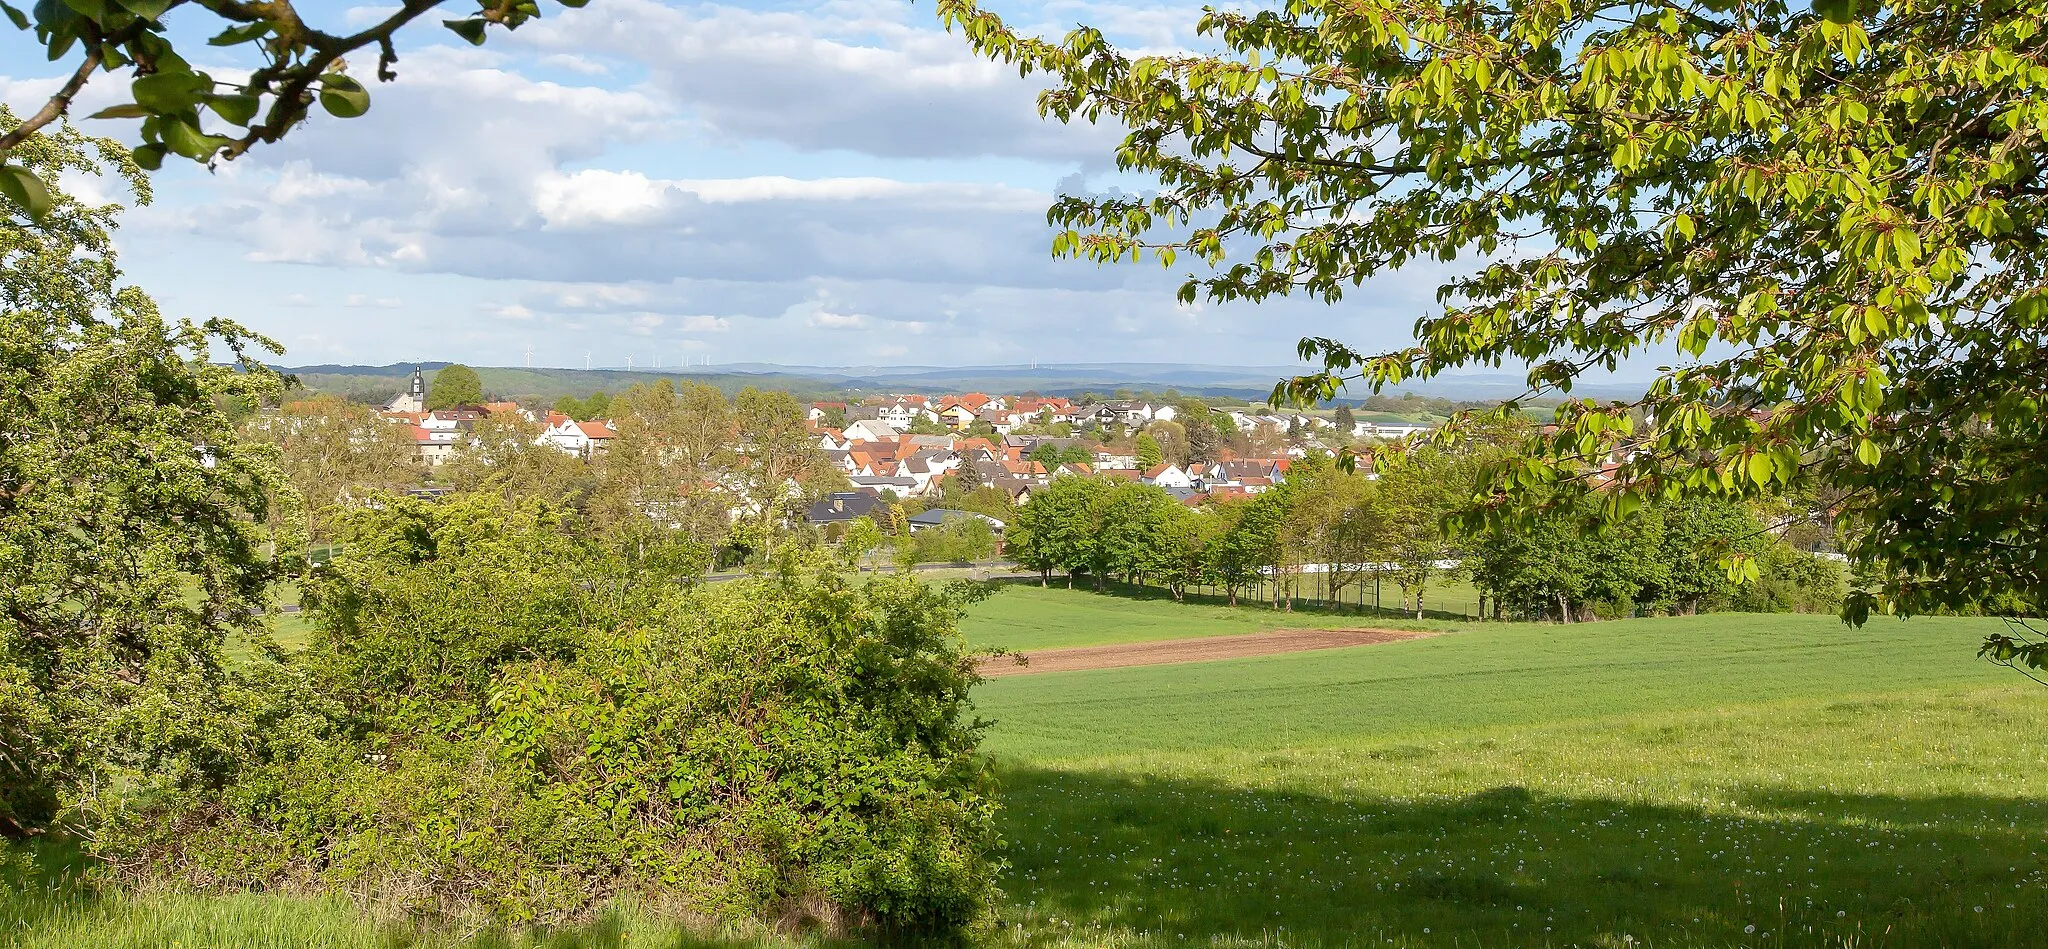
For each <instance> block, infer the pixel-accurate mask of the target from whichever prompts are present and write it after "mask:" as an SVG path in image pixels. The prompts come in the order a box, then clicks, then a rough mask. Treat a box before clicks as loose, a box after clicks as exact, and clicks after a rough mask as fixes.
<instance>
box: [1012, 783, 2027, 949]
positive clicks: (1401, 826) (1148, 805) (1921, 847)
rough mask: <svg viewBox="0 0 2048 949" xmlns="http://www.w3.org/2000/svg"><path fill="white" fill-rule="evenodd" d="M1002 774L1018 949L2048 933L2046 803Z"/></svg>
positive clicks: (1909, 940)
mask: <svg viewBox="0 0 2048 949" xmlns="http://www.w3.org/2000/svg"><path fill="white" fill-rule="evenodd" d="M1415 751H1416V752H1417V753H1419V754H1424V755H1426V754H1428V752H1427V750H1426V749H1415ZM1005 783H1006V786H1007V793H1006V795H1005V797H1006V803H1007V808H1006V816H1005V818H1004V820H1005V823H1006V828H1005V830H1006V833H1005V837H1006V838H1007V839H1008V840H1009V842H1010V844H1009V847H1010V849H1009V851H1008V853H1007V858H1008V860H1009V861H1010V870H1009V873H1008V876H1007V878H1006V881H1005V889H1006V891H1007V892H1008V894H1009V899H1010V907H1009V908H1008V909H1007V911H1006V918H1005V927H1006V928H1005V932H1006V934H1007V936H1008V938H1010V939H1012V940H1015V941H1020V942H1033V943H1038V942H1053V941H1059V940H1062V939H1066V938H1073V937H1081V938H1113V939H1114V940H1115V941H1118V942H1130V941H1135V942H1140V943H1147V942H1149V943H1156V944H1161V945H1168V944H1171V945H1186V944H1192V943H1195V942H1214V943H1220V944H1235V943H1271V944H1285V945H1290V946H1315V945H1402V946H1430V947H1436V946H1444V947H1448V946H1570V945H1580V946H1606V947H1617V949H1623V947H1646V946H1647V947H1659V946H1856V947H1878V946H1897V947H1920V946H1955V947H1977V946H1982V947H1986V949H1989V947H2012V946H2026V945H2042V944H2044V941H2048V801H2044V800H2043V799H2037V798H2028V799H2006V798H1992V797H1971V796H1950V797H1941V798H1902V797H1890V796H1884V795H1860V796H1843V795H1835V796H1831V797H1830V796H1816V795H1812V794H1805V793H1800V792H1792V791H1777V790H1760V791H1759V792H1757V794H1755V795H1754V796H1753V797H1752V798H1751V799H1750V800H1749V801H1747V802H1746V804H1747V806H1749V807H1751V808H1753V809H1754V810H1755V812H1756V813H1752V814H1746V815H1744V816H1734V815H1724V814H1713V813H1708V812H1705V811H1702V810H1698V809H1691V808H1684V807H1671V806H1649V805H1643V804H1634V803H1625V802H1620V801H1615V800H1604V799H1597V798H1571V797H1556V796H1549V795H1543V794H1533V793H1531V792H1529V791H1527V790H1524V789H1522V788H1520V787H1515V786H1505V787H1498V788H1493V789H1490V790H1486V791H1482V792H1480V793H1477V794H1472V795H1469V796H1464V797H1454V798H1445V799H1438V800H1431V801H1423V802H1417V801H1401V800H1390V799H1385V798H1367V797H1359V798H1344V799H1337V798H1334V797H1331V796H1324V795H1318V794H1308V793H1296V792H1287V791H1270V790H1245V789H1242V788H1238V787H1233V786H1229V785H1224V784H1221V783H1210V782H1204V781H1189V780H1180V779H1157V778H1133V777H1127V776H1120V775H1105V774H1098V773H1087V772H1065V771H1051V770H1030V769H1014V770H1010V771H1007V772H1006V775H1005ZM1759 814H1760V815H1762V816H1758V815H1759ZM2001 815H2002V816H2001Z"/></svg>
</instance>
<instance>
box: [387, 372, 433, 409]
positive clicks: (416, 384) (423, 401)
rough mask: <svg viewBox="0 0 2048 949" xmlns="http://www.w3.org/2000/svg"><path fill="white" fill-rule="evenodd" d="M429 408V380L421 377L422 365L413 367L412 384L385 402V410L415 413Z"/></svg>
mask: <svg viewBox="0 0 2048 949" xmlns="http://www.w3.org/2000/svg"><path fill="white" fill-rule="evenodd" d="M426 410H427V380H425V379H422V378H420V367H418V366H414V367H412V385H411V386H409V387H408V388H407V389H406V390H405V391H404V392H401V393H399V394H398V395H396V396H393V397H392V399H391V401H390V402H388V403H385V405H384V411H386V412H398V413H403V414H413V413H418V412H424V411H426Z"/></svg>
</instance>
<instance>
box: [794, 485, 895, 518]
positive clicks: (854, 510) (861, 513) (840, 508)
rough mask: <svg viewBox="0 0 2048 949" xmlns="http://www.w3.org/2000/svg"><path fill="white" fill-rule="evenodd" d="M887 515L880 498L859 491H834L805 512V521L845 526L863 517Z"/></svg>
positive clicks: (812, 503) (812, 504)
mask: <svg viewBox="0 0 2048 949" xmlns="http://www.w3.org/2000/svg"><path fill="white" fill-rule="evenodd" d="M884 515H885V512H884V510H883V504H882V501H881V499H880V498H878V497H876V496H874V495H872V494H866V493H863V492H859V491H834V492H832V493H831V494H828V495H825V496H824V497H822V498H819V499H818V500H816V501H813V502H811V506H810V508H808V509H807V510H805V511H804V520H805V521H807V522H809V523H812V524H844V523H846V522H848V521H852V520H855V519H858V518H862V517H869V518H879V517H882V516H884Z"/></svg>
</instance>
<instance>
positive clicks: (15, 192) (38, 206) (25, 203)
mask: <svg viewBox="0 0 2048 949" xmlns="http://www.w3.org/2000/svg"><path fill="white" fill-rule="evenodd" d="M0 195H5V196H6V198H7V200H8V201H11V202H13V203H14V205H15V206H16V207H18V208H20V209H22V210H23V211H26V212H28V216H29V218H30V219H31V220H34V221H36V222H38V223H40V222H41V221H42V220H43V218H45V217H47V216H48V215H49V213H50V188H49V186H48V185H45V184H43V179H41V178H38V177H36V176H35V173H34V172H32V171H29V170H28V169H26V168H23V167H21V166H19V165H0Z"/></svg>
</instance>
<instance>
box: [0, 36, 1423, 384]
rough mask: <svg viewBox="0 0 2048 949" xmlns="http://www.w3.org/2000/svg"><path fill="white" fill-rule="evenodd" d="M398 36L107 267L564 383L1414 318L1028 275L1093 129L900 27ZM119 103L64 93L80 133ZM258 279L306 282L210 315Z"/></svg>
mask: <svg viewBox="0 0 2048 949" xmlns="http://www.w3.org/2000/svg"><path fill="white" fill-rule="evenodd" d="M1013 5H1015V6H1017V7H1019V9H1014V10H1013V9H1007V8H1006V9H1004V10H1003V12H1004V14H1005V15H1006V16H1009V17H1011V18H1012V20H1013V22H1021V23H1023V24H1024V25H1026V26H1027V27H1028V28H1035V29H1040V30H1043V31H1049V32H1055V33H1056V32H1059V31H1061V30H1064V29H1065V28H1067V27H1068V26H1070V25H1071V24H1072V23H1075V22H1090V23H1100V24H1104V25H1106V26H1107V27H1108V28H1110V29H1111V31H1112V33H1113V34H1116V35H1118V37H1119V38H1120V39H1121V40H1123V41H1126V42H1135V43H1137V44H1139V45H1142V46H1149V47H1153V48H1160V49H1167V48H1174V47H1177V46H1184V45H1187V44H1189V43H1190V42H1191V39H1190V37H1188V36H1187V35H1186V34H1185V33H1184V31H1185V29H1186V28H1187V25H1188V24H1190V23H1192V22H1193V20H1194V18H1195V16H1196V14H1195V13H1194V12H1193V10H1192V8H1191V7H1188V6H1185V5H1182V4H1176V3H1151V2H1145V0H1133V2H1122V3H1111V2H1106V0H1054V2H1049V3H1028V2H1026V0H1015V3H1014V4H1013ZM409 35H410V42H409V43H408V42H402V43H401V51H402V52H403V54H404V59H403V60H402V62H401V64H400V80H399V81H398V82H396V83H392V84H388V85H387V84H378V85H374V86H373V87H372V88H371V94H372V97H373V107H372V109H371V111H370V112H369V114H368V115H366V116H364V117H363V118H360V119H356V120H351V121H347V122H341V121H335V120H332V119H329V118H327V117H325V116H316V117H315V118H314V119H313V120H312V121H310V122H308V123H307V124H306V125H305V126H304V127H302V128H300V129H298V130H296V131H295V132H294V133H293V135H291V136H290V137H288V138H287V139H286V140H285V141H283V142H281V143H278V144H276V145H271V146H265V147H263V148H260V149H258V150H257V151H255V152H253V153H252V154H250V155H249V156H247V157H245V158H243V159H241V160H238V161H236V162H233V163H228V164H226V165H223V166H221V167H220V168H219V169H217V170H215V171H214V172H213V173H212V174H205V173H200V172H197V171H196V170H194V169H191V168H182V169H174V170H169V171H167V172H166V173H165V174H164V176H162V177H160V178H159V195H160V200H159V205H158V206H157V207H154V208H151V209H148V210H146V211H144V212H139V213H137V214H136V215H134V216H133V217H132V218H131V220H130V222H129V224H128V225H127V226H126V227H125V228H124V230H123V232H122V235H123V244H124V251H127V252H129V253H131V254H133V253H138V252H139V253H141V254H142V255H143V256H142V257H140V258H136V259H137V260H138V261H139V262H140V263H143V264H145V265H146V264H147V262H148V254H149V253H151V252H152V248H173V247H198V246H203V247H207V248H222V247H225V248H229V249H230V252H231V253H233V254H239V259H233V258H230V259H228V260H226V262H225V263H223V265H222V266H223V267H224V268H226V267H229V266H232V267H239V268H245V270H243V271H236V272H234V273H211V272H208V273H201V272H198V271H193V270H190V269H189V268H180V267H167V268H165V271H164V272H165V273H167V274H169V275H170V277H171V279H172V281H173V282H175V281H177V280H180V279H182V280H185V281H188V282H187V283H186V284H185V285H183V286H178V287H165V288H162V289H163V290H164V291H165V292H167V293H172V294H174V295H176V296H177V297H178V298H179V299H180V302H181V303H182V302H184V301H187V300H189V301H192V302H193V304H194V306H195V307H197V308H199V309H217V310H219V311H221V312H227V313H234V314H235V315H237V316H238V318H240V319H243V320H244V321H245V322H247V323H248V324H249V325H251V326H252V327H255V328H257V329H259V330H260V329H274V328H281V327H282V328H288V329H289V330H290V332H279V333H278V334H277V335H279V336H280V338H285V339H287V340H288V341H289V340H294V339H300V338H305V339H308V340H311V339H312V338H313V337H315V336H318V337H320V338H319V339H318V341H317V342H310V343H308V346H307V348H309V349H317V350H319V351H320V352H322V354H323V355H326V354H329V353H330V352H332V347H335V346H340V347H343V348H346V347H349V346H351V345H353V346H354V347H356V350H355V351H356V352H357V353H358V354H359V357H360V358H363V359H365V360H366V361H386V360H389V359H391V358H433V357H436V356H437V355H445V356H447V357H450V358H458V357H459V358H465V359H473V360H480V361H481V360H488V359H491V358H496V359H498V360H500V361H501V362H502V363H504V364H518V363H519V362H520V361H522V359H523V355H524V353H523V350H524V348H525V347H526V346H527V345H529V344H531V345H534V346H536V347H537V348H538V349H539V350H540V352H541V353H542V354H543V355H542V356H541V357H539V358H540V359H541V360H542V362H543V364H549V363H550V362H551V363H552V364H556V365H577V366H580V365H581V364H582V356H581V354H582V352H583V350H585V349H597V350H603V349H604V348H606V347H607V345H611V344H608V343H607V342H606V341H605V340H606V339H607V338H615V339H617V340H619V341H620V343H619V344H617V345H611V348H612V349H613V350H623V349H624V348H625V345H626V344H625V343H624V341H625V340H633V341H634V342H632V343H631V344H630V345H631V346H633V347H636V348H637V350H638V352H639V355H638V357H637V358H640V359H642V360H644V362H643V363H641V364H643V365H646V364H652V363H654V362H655V361H656V360H662V359H666V360H669V361H671V362H673V361H675V360H677V359H678V358H680V357H681V356H682V355H683V354H685V353H688V354H689V355H690V358H692V359H701V358H704V357H705V356H716V357H717V358H718V359H719V360H720V361H724V360H726V359H733V360H738V359H757V360H766V361H781V362H808V363H811V364H821V365H830V364H839V363H844V362H846V361H848V360H850V359H854V358H861V356H867V357H873V358H894V357H897V356H903V355H907V354H908V353H909V352H911V351H915V352H917V353H920V354H924V353H927V352H930V351H943V352H945V353H946V358H947V360H948V361H978V362H1004V361H1011V362H1025V361H1031V360H1039V361H1051V360H1089V361H1096V360H1101V359H1107V358H1117V359H1134V360H1141V359H1166V360H1175V361H1182V360H1190V359H1197V358H1208V359H1221V360H1232V359H1240V358H1245V359H1249V358H1256V359H1257V360H1258V361H1262V362H1270V361H1276V360H1284V359H1285V358H1287V357H1286V354H1287V353H1288V352H1289V350H1290V347H1291V344H1292V342H1293V340H1294V338H1296V337H1297V336H1300V335H1304V334H1306V333H1310V332H1313V333H1318V334H1321V333H1330V334H1332V335H1344V336H1345V338H1349V339H1359V338H1360V337H1359V333H1358V332H1354V331H1363V330H1364V328H1368V327H1370V328H1372V329H1371V332H1372V333H1373V334H1375V335H1377V336H1380V337H1384V336H1385V335H1386V334H1385V329H1386V328H1387V327H1393V328H1394V330H1393V332H1394V333H1396V334H1397V335H1404V334H1405V331H1406V328H1407V326H1408V325H1409V324H1410V323H1411V322H1412V320H1413V319H1414V317H1415V316H1417V315H1420V312H1421V311H1422V310H1423V309H1425V308H1427V307H1428V306H1429V305H1430V303H1429V300H1428V294H1427V292H1426V287H1425V286H1424V285H1423V284H1422V282H1420V281H1416V282H1415V283H1416V286H1415V287H1414V288H1409V289H1414V290H1417V291H1419V292H1408V289H1389V288H1375V291H1376V292H1374V293H1373V294H1371V295H1370V298H1367V297H1366V296H1365V295H1360V296H1359V297H1358V298H1356V300H1355V301H1354V302H1349V303H1347V304H1345V305H1344V306H1342V307H1338V308H1329V307H1323V306H1320V305H1317V304H1310V303H1300V302H1291V303H1284V304H1281V305H1276V306H1266V307H1256V308H1255V307H1246V306H1231V307H1204V306H1197V307H1188V308H1177V307H1176V306H1175V304H1174V302H1173V295H1172V292H1171V291H1172V287H1173V285H1174V284H1176V283H1177V282H1178V280H1179V279H1180V278H1181V277H1182V276H1183V273H1182V272H1180V271H1176V272H1170V273H1169V272H1162V271H1160V270H1159V269H1157V268H1148V267H1128V266H1124V267H1115V266H1112V267H1094V266H1090V265H1087V264H1078V263H1074V262H1059V261H1054V260H1052V259H1051V258H1050V256H1049V254H1048V241H1049V237H1050V231H1049V229H1048V227H1047V224H1046V222H1045V217H1044V211H1045V208H1046V206H1047V204H1048V203H1049V202H1050V201H1051V199H1052V195H1053V194H1054V193H1055V192H1056V191H1058V190H1060V189H1061V188H1062V187H1069V188H1075V189H1085V188H1086V187H1087V185H1088V183H1089V181H1091V180H1098V181H1101V182H1103V183H1104V186H1108V185H1109V184H1110V183H1113V182H1115V181H1117V180H1118V179H1116V178H1115V177H1114V176H1105V175H1104V174H1103V171H1104V164H1103V163H1104V162H1106V161H1107V160H1108V159H1109V157H1110V156H1111V154H1112V151H1113V144H1114V141H1115V139H1116V138H1117V136H1118V134H1119V132H1118V130H1116V129H1110V128H1092V127H1088V126H1086V125H1081V126H1060V125H1058V124H1056V123H1050V124H1049V123H1047V122H1045V121H1044V120H1042V119H1040V118H1039V117H1038V115H1037V113H1036V108H1035V104H1034V101H1033V100H1034V97H1035V95H1036V88H1035V87H1033V86H1032V85H1031V84H1030V83H1029V82H1026V81H1020V80H1019V79H1018V77H1017V75H1016V73H1015V71H1014V70H1013V69H1009V68H1004V67H999V66H996V65H993V64H989V63H986V62H983V61H980V60H978V59H976V58H974V57H973V56H972V55H971V54H970V53H968V52H967V50H966V48H965V44H964V41H963V40H962V39H961V38H960V37H959V36H957V35H947V34H945V33H943V32H942V31H940V30H939V29H937V27H936V24H935V23H934V22H933V21H932V19H931V10H930V8H929V6H925V5H910V4H902V3H900V2H897V0H822V2H815V3H803V2H801V0H799V2H798V3H796V4H793V5H791V6H789V7H787V8H784V9H778V10H772V11H763V10H751V9H740V8H737V7H734V6H727V5H720V4H697V5H681V6H674V7H671V6H664V5H662V4H659V3H656V2H652V0H607V2H606V3H604V4H593V5H591V6H590V7H588V8H585V9H581V10H567V11H561V12H559V13H558V12H557V11H555V10H553V9H551V10H550V11H549V12H548V15H547V16H546V17H544V18H543V19H541V20H539V21H536V22H535V23H532V24H529V25H528V26H527V27H524V28H522V29H521V30H520V31H518V32H517V33H514V34H494V35H493V38H492V41H491V43H490V44H488V45H487V46H486V47H484V48H482V49H472V48H469V47H467V46H463V45H460V44H459V42H451V43H450V44H449V45H432V43H431V40H432V39H433V38H434V37H435V36H436V35H437V34H435V32H434V31H433V30H426V31H415V32H414V33H413V34H409ZM422 42H426V43H427V45H419V44H420V43H422ZM5 49H8V48H7V47H4V46H0V50H5ZM17 61H22V62H26V61H27V60H18V59H17V58H14V57H6V56H0V62H5V63H6V64H7V65H6V66H0V70H4V69H14V68H18V67H16V66H15V63H16V62H17ZM38 64H39V60H38ZM55 85H56V81H55V80H53V79H50V78H48V77H27V78H22V77H16V78H13V79H8V78H4V77H0V97H4V98H5V99H6V100H7V101H9V102H13V103H15V104H16V105H17V106H18V105H20V104H21V99H22V97H23V96H29V95H32V94H34V93H37V92H39V91H41V92H42V94H45V95H46V94H47V91H46V90H47V89H53V88H55ZM118 86H119V84H118V83H115V84H109V83H95V84H94V85H93V86H89V87H88V97H87V98H86V99H82V100H81V103H80V108H81V109H83V108H85V107H86V106H87V105H88V104H90V106H91V108H98V107H99V106H100V105H103V104H108V103H107V102H101V101H98V100H94V99H93V98H92V96H125V91H124V90H122V89H120V88H118ZM109 101H111V100H109ZM118 131H120V133H121V134H132V132H133V130H132V129H130V128H126V127H123V128H122V129H120V130H118ZM1062 179H1065V184H1064V185H1062V184H1060V183H1061V182H1062ZM1125 184H1127V185H1128V184H1129V183H1128V182H1125ZM209 253H213V252H212V251H209ZM170 256H171V255H169V254H168V253H166V254H165V255H164V259H169V257H170ZM277 265H289V267H290V268H291V269H281V270H275V271H268V272H270V273H288V274H294V275H297V274H304V273H315V274H325V275H330V277H331V279H330V280H329V281H328V282H327V283H326V284H325V285H324V287H323V288H322V289H320V290H319V291H318V292H312V291H306V292H302V293H299V294H294V295H292V296H290V297H281V296H280V294H279V292H278V291H277V290H274V289H266V290H264V291H262V292H261V293H260V299H253V300H252V301H251V302H250V303H249V304H248V306H246V307H241V308H238V307H236V306H232V305H227V304H221V305H218V306H216V305H214V304H213V303H212V301H216V300H223V301H230V296H231V294H232V288H233V287H234V286H235V285H236V284H238V283H241V282H245V281H246V280H247V279H248V278H247V276H246V275H247V274H251V273H261V272H265V271H262V270H261V268H264V267H275V266H277ZM246 268H256V269H254V270H248V269H246ZM293 279H294V280H295V281H296V278H293ZM277 285H278V284H277V283H270V284H268V286H270V287H275V286H277ZM285 285H286V286H289V287H291V288H293V289H296V290H305V288H308V287H313V286H315V284H314V283H310V282H304V281H298V282H292V283H286V284H285ZM337 287H339V288H340V289H336V288H337ZM230 302H232V301H230ZM281 308H290V309H291V310H292V313H291V315H290V316H289V317H288V318H287V317H283V316H281V315H277V314H274V313H273V312H272V311H273V310H278V309H281ZM311 323H319V324H320V331H319V332H318V333H312V334H307V333H304V332H303V331H304V330H305V329H306V326H305V325H303V324H311ZM514 326H517V327H518V329H517V331H516V332H517V337H516V338H508V337H511V335H512V334H511V333H508V332H507V331H508V330H511V329H512V327H514ZM911 340H914V342H912V341H911ZM294 345H295V348H297V345H298V344H296V343H295V344H294ZM437 347H446V348H447V350H448V351H447V352H445V353H443V352H441V351H440V349H439V348H437ZM547 353H556V354H557V355H556V356H555V357H554V358H553V359H552V360H550V357H548V356H547V355H545V354H547ZM1253 353H1257V355H1256V356H1253V355H1252V354H1253ZM562 354H567V355H562ZM854 354H860V356H856V355H854ZM618 358H621V359H622V358H623V357H622V356H621V357H618Z"/></svg>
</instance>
